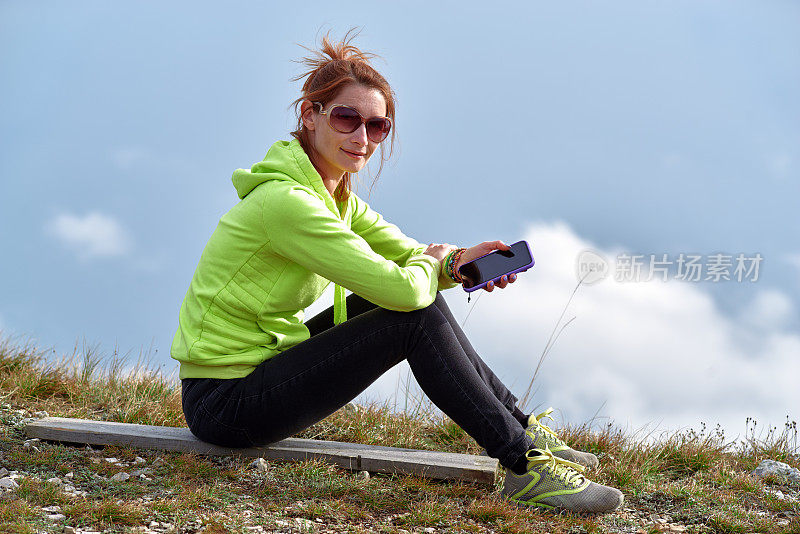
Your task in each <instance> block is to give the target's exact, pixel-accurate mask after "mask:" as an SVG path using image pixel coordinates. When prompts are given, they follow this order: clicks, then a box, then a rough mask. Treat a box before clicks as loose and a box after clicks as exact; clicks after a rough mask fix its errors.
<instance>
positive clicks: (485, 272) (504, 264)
mask: <svg viewBox="0 0 800 534" xmlns="http://www.w3.org/2000/svg"><path fill="white" fill-rule="evenodd" d="M532 261H533V258H531V254H530V251H529V249H528V245H527V244H526V243H525V241H518V242H516V243H514V244H513V245H511V246H510V250H495V251H493V252H491V253H490V254H487V255H486V256H482V257H480V258H477V259H475V260H472V261H471V262H469V263H465V264H464V265H462V266H461V267H460V268H459V270H458V272H459V273H461V276H462V277H463V279H464V282H463V284H462V285H463V286H464V287H465V288H470V287H475V286H478V285H481V284H482V283H484V282H487V281H489V280H494V279H495V278H498V277H499V276H502V275H504V274H506V273H509V272H511V271H514V270H516V269H520V268H522V267H525V266H526V265H529V264H530V263H531V262H532Z"/></svg>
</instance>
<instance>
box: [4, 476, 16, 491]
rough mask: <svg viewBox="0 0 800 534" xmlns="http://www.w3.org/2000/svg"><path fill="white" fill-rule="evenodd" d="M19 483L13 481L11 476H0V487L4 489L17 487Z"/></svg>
mask: <svg viewBox="0 0 800 534" xmlns="http://www.w3.org/2000/svg"><path fill="white" fill-rule="evenodd" d="M18 487H19V484H17V483H16V482H14V479H13V478H11V477H5V478H0V488H5V489H17V488H18Z"/></svg>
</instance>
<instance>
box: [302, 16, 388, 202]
mask: <svg viewBox="0 0 800 534" xmlns="http://www.w3.org/2000/svg"><path fill="white" fill-rule="evenodd" d="M354 30H355V28H351V29H350V30H349V31H348V32H347V33H346V34H345V36H344V38H343V39H342V40H341V41H339V42H335V43H331V41H330V39H329V38H328V35H330V32H329V33H328V34H327V35H325V36H323V37H322V44H321V46H320V50H312V49H310V48H307V47H305V46H304V47H303V48H305V49H306V50H308V51H309V52H311V53H312V55H311V56H310V57H304V58H303V59H301V60H299V61H298V62H299V63H303V64H304V65H306V66H307V67H308V68H309V70H307V71H306V72H304V73H303V74H300V75H299V76H296V77H295V78H292V81H298V80H301V79H303V78H305V81H304V82H303V89H302V95H301V96H300V98H298V99H296V100H295V101H294V102H292V103H291V104H290V107H291V106H294V108H295V112H296V114H297V130H295V131H293V132H292V136H294V137H295V138H296V139H297V140H298V141H300V146H302V147H303V150H305V152H306V154H311V152H310V150H311V143H310V140H309V136H308V130H307V129H306V127H305V125H304V124H303V119H302V116H301V114H300V106H301V104H302V102H303V101H304V100H310V101H312V102H322V105H323V107H325V106H327V105H328V104H329V103H331V102H332V101H333V99H334V98H336V95H338V94H339V92H340V91H341V90H342V89H344V88H345V87H346V86H348V85H351V84H358V85H363V86H365V87H369V88H372V89H377V90H378V91H379V92H380V93H381V94H382V95H383V98H384V99H385V100H386V115H387V116H388V117H389V118H391V119H392V123H393V124H394V122H395V121H394V113H395V99H394V93H393V91H392V88H391V87H390V86H389V82H387V81H386V79H385V78H384V77H383V76H381V75H380V74H379V73H378V71H376V70H375V69H374V68H372V65H370V63H369V60H370V59H372V58H374V57H378V56H376V55H375V54H371V53H368V52H362V51H361V50H359V49H358V48H357V47H355V46H354V45H352V44H351V41H352V40H353V39H354V38H355V37H356V36H357V35H358V33H355V34H353V35H351V33H353V31H354ZM301 46H302V45H301ZM394 138H395V128H394V126H393V127H392V132H391V139H390V145H389V151H388V152H389V153H388V154H386V151H385V150H384V145H383V143H381V146H380V149H381V163H380V166H379V167H378V172H377V174H376V175H375V180H377V179H378V176H379V175H380V173H381V170H382V169H383V164H384V162H386V161H387V160H388V159H389V158H390V157H391V155H392V150H393V149H394ZM373 183H374V181H373ZM350 190H351V187H350V173H345V175H344V177H342V180H341V181H340V182H339V185H338V186H337V187H336V190H335V191H334V198H335V199H336V200H337V201H346V200H347V199H348V198H349V197H350Z"/></svg>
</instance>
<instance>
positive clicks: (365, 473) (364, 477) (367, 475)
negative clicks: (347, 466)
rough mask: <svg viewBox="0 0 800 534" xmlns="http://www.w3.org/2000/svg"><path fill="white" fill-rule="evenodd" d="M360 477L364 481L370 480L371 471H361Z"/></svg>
mask: <svg viewBox="0 0 800 534" xmlns="http://www.w3.org/2000/svg"><path fill="white" fill-rule="evenodd" d="M358 476H359V477H361V478H363V479H366V480H369V471H359V472H358Z"/></svg>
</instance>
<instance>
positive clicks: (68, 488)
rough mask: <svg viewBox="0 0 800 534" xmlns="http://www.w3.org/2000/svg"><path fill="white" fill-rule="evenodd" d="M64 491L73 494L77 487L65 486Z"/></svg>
mask: <svg viewBox="0 0 800 534" xmlns="http://www.w3.org/2000/svg"><path fill="white" fill-rule="evenodd" d="M64 491H66V492H67V493H72V492H74V491H75V486H73V485H72V484H65V485H64Z"/></svg>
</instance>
